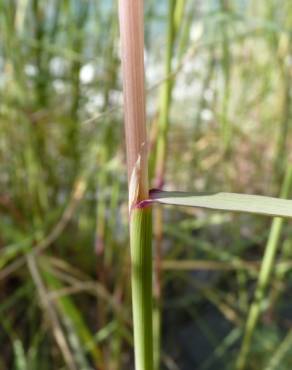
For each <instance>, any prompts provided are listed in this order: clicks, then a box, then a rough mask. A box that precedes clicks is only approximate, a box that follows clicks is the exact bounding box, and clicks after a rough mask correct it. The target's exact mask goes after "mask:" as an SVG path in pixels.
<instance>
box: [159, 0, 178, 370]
mask: <svg viewBox="0 0 292 370" xmlns="http://www.w3.org/2000/svg"><path fill="white" fill-rule="evenodd" d="M184 6H185V0H170V1H169V5H168V24H167V46H166V56H165V76H169V75H171V73H172V59H173V52H174V46H175V41H176V36H177V33H178V30H179V28H180V26H181V21H182V18H183V12H184ZM172 88H173V79H171V78H169V79H167V80H166V81H165V82H164V84H163V85H162V88H161V99H160V112H159V119H158V140H157V153H156V154H157V156H156V158H155V163H154V166H155V179H154V186H155V187H157V188H160V187H162V186H163V183H164V177H165V166H166V156H167V142H168V131H169V113H170V107H171V99H172ZM154 235H155V252H156V255H155V275H154V297H155V300H154V303H155V304H154V311H153V318H154V326H153V330H154V369H156V370H158V369H159V368H160V344H161V343H160V342H161V335H160V331H161V330H160V327H161V318H160V314H161V313H160V308H161V259H162V236H163V210H162V208H157V209H156V210H155V229H154Z"/></svg>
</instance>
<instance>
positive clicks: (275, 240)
mask: <svg viewBox="0 0 292 370" xmlns="http://www.w3.org/2000/svg"><path fill="white" fill-rule="evenodd" d="M291 183H292V166H288V167H287V170H286V175H285V179H284V182H283V186H282V190H281V198H288V196H289V192H290V188H291ZM283 224H284V219H283V218H280V217H275V218H274V220H273V223H272V227H271V231H270V235H269V239H268V242H267V245H266V248H265V254H264V257H263V261H262V265H261V269H260V273H259V277H258V282H257V287H256V291H255V295H254V299H253V302H252V304H251V307H250V310H249V313H248V318H247V322H246V327H245V333H244V337H243V342H242V345H241V349H240V352H239V356H238V359H237V363H236V369H237V370H244V369H245V368H246V362H247V357H248V353H249V350H250V346H251V340H252V336H253V333H254V330H255V328H256V325H257V322H258V319H259V316H260V313H261V308H262V302H263V299H264V294H265V291H266V289H267V286H268V284H269V281H270V279H271V275H272V272H273V265H274V260H275V255H276V252H277V248H278V245H279V240H280V236H281V232H282V228H283Z"/></svg>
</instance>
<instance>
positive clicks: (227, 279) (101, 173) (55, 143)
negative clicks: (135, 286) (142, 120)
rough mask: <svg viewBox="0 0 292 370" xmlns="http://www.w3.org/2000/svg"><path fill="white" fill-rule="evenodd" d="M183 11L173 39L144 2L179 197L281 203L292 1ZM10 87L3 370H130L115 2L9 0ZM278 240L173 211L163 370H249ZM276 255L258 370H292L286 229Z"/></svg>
mask: <svg viewBox="0 0 292 370" xmlns="http://www.w3.org/2000/svg"><path fill="white" fill-rule="evenodd" d="M176 2H177V3H178V2H179V1H178V0H177V1H176ZM182 11H183V13H182V15H180V13H179V11H177V13H175V17H174V20H173V23H172V27H173V29H172V30H169V29H168V30H167V28H168V27H169V23H170V22H169V17H170V13H169V12H168V1H165V2H162V1H161V2H155V1H153V0H152V1H145V39H146V50H145V61H146V63H145V64H146V82H147V86H148V91H147V97H148V105H147V113H148V115H147V118H148V126H149V136H150V151H151V153H154V152H155V148H156V143H157V142H158V138H159V122H161V116H162V114H163V112H162V110H163V104H161V91H162V90H163V89H164V87H163V86H165V84H164V83H163V80H164V79H165V77H167V76H165V74H166V73H167V72H166V71H171V76H168V77H171V82H172V84H171V87H170V88H171V90H172V94H171V99H170V107H169V112H168V115H167V120H168V124H167V125H166V127H167V132H166V133H165V138H167V142H168V143H167V158H166V159H165V163H164V165H165V176H164V179H163V182H164V186H165V188H166V189H167V190H188V191H192V192H205V191H206V192H213V191H216V192H217V191H222V190H223V191H233V192H243V193H253V194H265V195H279V193H280V189H281V185H282V182H283V176H284V173H285V169H286V167H287V165H288V163H289V161H291V157H290V158H289V152H290V150H291V144H290V142H291V122H292V121H291V119H292V118H291V93H292V92H291V89H292V40H291V37H292V6H291V2H290V0H278V1H276V0H258V1H251V0H249V1H248V0H221V1H219V0H212V1H211V0H209V1H200V0H196V1H195V0H186V1H185V5H184V8H183V10H182ZM174 31H175V32H174ZM171 32H174V33H173V34H172V38H171V39H169V38H167V34H168V35H170V33H171ZM167 45H168V46H170V47H168V48H167ZM167 63H168V64H167ZM165 65H167V66H168V67H167V66H166V68H165ZM0 71H1V73H0V130H1V132H0V133H1V135H0V213H1V222H0V284H1V289H0V297H1V299H0V325H1V330H0V343H1V354H0V369H1V370H2V369H3V370H4V369H5V370H6V369H15V370H28V369H29V370H36V369H38V370H53V369H70V370H71V369H78V370H80V369H81V370H89V369H94V368H97V369H105V370H112V369H113V370H115V369H116V370H121V369H130V368H132V367H133V355H132V337H131V332H132V324H131V302H130V283H129V281H130V279H129V248H128V225H127V188H126V168H125V155H124V140H123V128H122V99H121V97H122V94H121V79H120V61H119V34H118V24H117V4H116V1H106V0H104V1H102V0H100V1H95V0H62V1H61V0H14V1H10V0H0ZM168 88H169V87H168ZM164 118H165V117H164ZM150 159H151V161H152V160H153V161H154V159H155V158H154V159H153V158H150ZM151 161H150V162H151ZM151 163H152V162H151ZM153 184H155V175H154V174H153ZM154 216H155V214H154ZM156 222H157V221H156V220H155V219H154V223H156ZM270 226H271V221H269V220H268V219H266V218H263V219H262V218H258V217H257V216H251V215H248V216H247V215H242V216H238V215H236V216H232V215H229V214H226V213H224V214H222V213H220V212H205V211H202V210H190V209H183V208H182V209H179V210H173V209H166V210H164V227H163V230H164V232H163V239H162V244H161V247H162V261H160V268H161V270H162V271H161V282H160V283H161V286H162V297H161V307H160V310H161V317H162V334H161V338H162V346H161V363H162V364H161V369H182V370H189V369H194V368H195V369H201V370H203V369H204V370H206V369H214V368H218V367H219V368H222V369H223V368H224V369H234V368H235V363H236V359H237V356H238V352H239V349H240V345H241V341H242V336H243V331H244V330H245V329H244V323H245V322H246V318H247V315H248V311H249V305H250V302H251V301H252V299H253V293H254V290H255V286H256V282H257V277H258V274H257V272H258V270H259V266H260V263H261V260H262V256H263V253H264V250H265V246H266V243H267V240H268V236H269V232H270ZM275 242H276V243H277V246H278V254H277V258H276V261H275V262H274V264H273V273H272V276H269V278H270V284H269V289H268V290H267V291H265V294H264V297H262V300H261V306H262V315H261V317H260V320H259V322H258V325H257V326H256V328H255V330H254V333H253V334H254V335H253V336H252V346H251V351H250V353H249V355H248V358H247V369H251V370H253V369H269V370H271V369H281V370H282V369H283V370H286V369H287V370H288V369H291V366H292V356H291V349H290V348H291V342H292V339H291V332H290V327H291V320H292V317H291V303H290V301H291V299H290V296H291V288H292V284H291V283H292V281H291V280H290V279H291V268H292V240H291V227H290V224H289V222H285V223H284V224H283V225H282V228H281V235H280V236H279V237H278V239H277V240H276V241H275ZM157 243H159V241H158V240H157V237H156V236H155V235H154V248H155V245H156V244H157ZM267 245H269V244H267ZM271 277H272V278H271Z"/></svg>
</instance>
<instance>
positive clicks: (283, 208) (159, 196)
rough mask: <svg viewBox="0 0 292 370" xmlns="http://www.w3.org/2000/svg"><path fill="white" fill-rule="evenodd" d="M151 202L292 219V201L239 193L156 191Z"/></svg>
mask: <svg viewBox="0 0 292 370" xmlns="http://www.w3.org/2000/svg"><path fill="white" fill-rule="evenodd" d="M151 200H152V202H155V203H161V204H168V205H174V206H186V207H196V208H206V209H212V210H218V211H231V212H243V213H251V214H257V215H265V216H272V217H275V216H278V217H285V218H292V200H287V199H281V198H274V197H267V196H262V195H250V194H239V193H216V194H209V195H198V194H195V193H185V192H171V191H170V192H168V191H158V190H155V191H154V192H152V193H151Z"/></svg>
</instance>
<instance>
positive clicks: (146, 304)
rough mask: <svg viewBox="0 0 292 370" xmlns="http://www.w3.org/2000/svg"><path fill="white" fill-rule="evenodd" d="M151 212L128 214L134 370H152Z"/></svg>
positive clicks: (142, 210) (138, 210)
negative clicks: (129, 220) (129, 217)
mask: <svg viewBox="0 0 292 370" xmlns="http://www.w3.org/2000/svg"><path fill="white" fill-rule="evenodd" d="M151 238H152V235H151V209H150V208H148V209H135V210H133V211H132V214H131V222H130V244H131V261H132V301H133V303H132V304H133V319H134V344H135V363H136V370H152V369H153V344H152V336H153V335H152V249H151Z"/></svg>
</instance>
